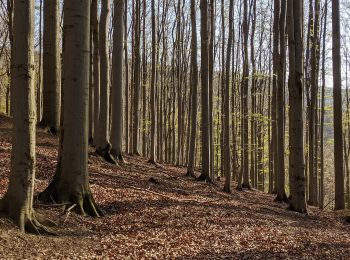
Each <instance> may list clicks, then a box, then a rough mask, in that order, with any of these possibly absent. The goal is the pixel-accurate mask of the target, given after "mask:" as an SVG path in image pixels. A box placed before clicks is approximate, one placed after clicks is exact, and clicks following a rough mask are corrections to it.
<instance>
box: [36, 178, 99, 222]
mask: <svg viewBox="0 0 350 260" xmlns="http://www.w3.org/2000/svg"><path fill="white" fill-rule="evenodd" d="M58 187H59V186H58V184H57V182H56V183H55V182H54V181H53V182H51V184H50V185H49V186H48V187H47V189H46V190H44V191H43V192H42V193H40V194H39V196H38V199H39V201H41V202H43V203H55V204H56V203H60V204H64V205H65V209H67V208H70V207H71V206H72V205H76V206H75V207H74V211H75V212H76V213H77V214H81V215H84V216H90V217H102V216H103V212H102V211H101V210H100V209H99V208H98V206H97V204H96V202H95V200H94V198H93V196H92V194H91V192H90V191H87V190H89V189H86V188H81V189H78V190H77V189H76V190H75V192H68V190H69V189H64V188H62V189H61V190H59V188H58Z"/></svg>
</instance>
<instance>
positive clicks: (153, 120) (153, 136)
mask: <svg viewBox="0 0 350 260" xmlns="http://www.w3.org/2000/svg"><path fill="white" fill-rule="evenodd" d="M151 5H152V6H151V8H152V72H151V74H152V75H151V107H150V110H151V147H150V160H149V161H150V162H151V163H156V162H157V159H156V125H157V121H156V120H157V119H156V77H157V74H156V73H157V69H156V66H157V51H158V49H157V46H156V44H157V38H156V37H157V35H156V14H155V0H152V2H151Z"/></svg>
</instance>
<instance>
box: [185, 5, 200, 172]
mask: <svg viewBox="0 0 350 260" xmlns="http://www.w3.org/2000/svg"><path fill="white" fill-rule="evenodd" d="M191 30H192V38H191V74H192V75H191V87H192V89H191V93H192V96H191V140H190V149H189V156H188V170H187V175H190V176H193V177H194V176H195V175H194V166H195V156H196V136H197V106H198V100H197V97H198V89H197V88H198V66H197V18H196V1H195V0H191Z"/></svg>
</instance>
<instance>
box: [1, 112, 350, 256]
mask: <svg viewBox="0 0 350 260" xmlns="http://www.w3.org/2000/svg"><path fill="white" fill-rule="evenodd" d="M10 126H11V122H10V120H9V119H7V118H4V117H0V193H1V196H2V195H3V194H4V192H5V190H6V186H7V183H8V175H9V168H10V152H11V130H10ZM56 157H57V139H56V138H53V137H52V136H50V135H48V134H46V133H44V132H43V131H42V130H38V138H37V183H36V190H37V191H40V190H42V189H44V188H45V187H46V185H47V184H48V182H49V180H50V178H51V177H52V175H53V173H54V170H55V165H56ZM126 160H127V164H126V165H122V166H120V167H114V166H111V165H107V164H105V163H104V162H103V161H102V160H100V159H99V158H98V157H97V156H96V155H95V154H94V152H93V150H92V149H91V150H90V158H89V166H90V174H91V187H92V190H93V193H94V196H95V198H96V201H97V202H98V205H99V206H100V207H101V209H102V210H103V212H104V213H105V216H104V217H102V218H99V219H92V218H89V217H82V216H78V215H76V214H74V213H67V212H65V211H64V209H63V207H62V206H60V205H51V206H46V205H40V204H38V203H36V208H37V210H38V211H40V212H42V213H44V214H45V215H47V216H50V218H51V219H52V220H54V221H55V222H57V223H58V227H57V228H56V229H55V230H56V232H57V234H58V236H57V237H43V236H33V235H28V234H22V233H20V232H19V231H18V230H17V229H16V227H15V226H14V225H13V224H12V223H10V222H9V221H8V220H6V219H3V218H1V219H0V257H1V258H2V259H34V258H35V259H83V258H87V259H106V258H108V257H109V258H110V259H167V258H168V259H274V258H275V259H280V258H287V257H289V258H292V259H293V258H295V259H302V258H304V259H340V258H349V257H350V227H349V226H348V225H347V224H346V223H345V222H344V221H343V217H342V216H341V215H342V214H341V213H337V214H335V213H332V212H321V211H319V210H318V209H314V208H312V209H310V214H309V215H307V216H306V215H300V214H297V213H293V212H290V211H288V210H286V205H285V204H280V203H274V202H273V196H271V195H267V194H263V193H260V192H257V191H254V190H253V191H245V192H238V191H234V192H233V194H225V193H224V192H222V184H221V183H217V184H215V185H208V184H206V183H202V182H198V181H195V180H192V179H188V178H186V177H184V175H185V172H186V170H185V169H183V168H175V167H173V166H170V165H164V166H163V167H154V166H152V165H149V164H147V163H146V161H147V160H146V159H145V158H141V157H126Z"/></svg>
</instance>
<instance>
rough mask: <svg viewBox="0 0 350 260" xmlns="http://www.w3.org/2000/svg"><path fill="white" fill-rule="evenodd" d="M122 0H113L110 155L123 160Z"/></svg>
mask: <svg viewBox="0 0 350 260" xmlns="http://www.w3.org/2000/svg"><path fill="white" fill-rule="evenodd" d="M124 1H125V0H114V16H113V57H112V59H113V60H112V63H113V64H112V71H113V72H112V73H113V74H112V75H113V80H112V131H111V143H112V155H113V156H115V158H116V159H118V160H119V161H121V162H124V159H123V155H122V148H123V143H122V137H123V88H124V81H123V68H124V59H123V48H124V15H125V14H124Z"/></svg>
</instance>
